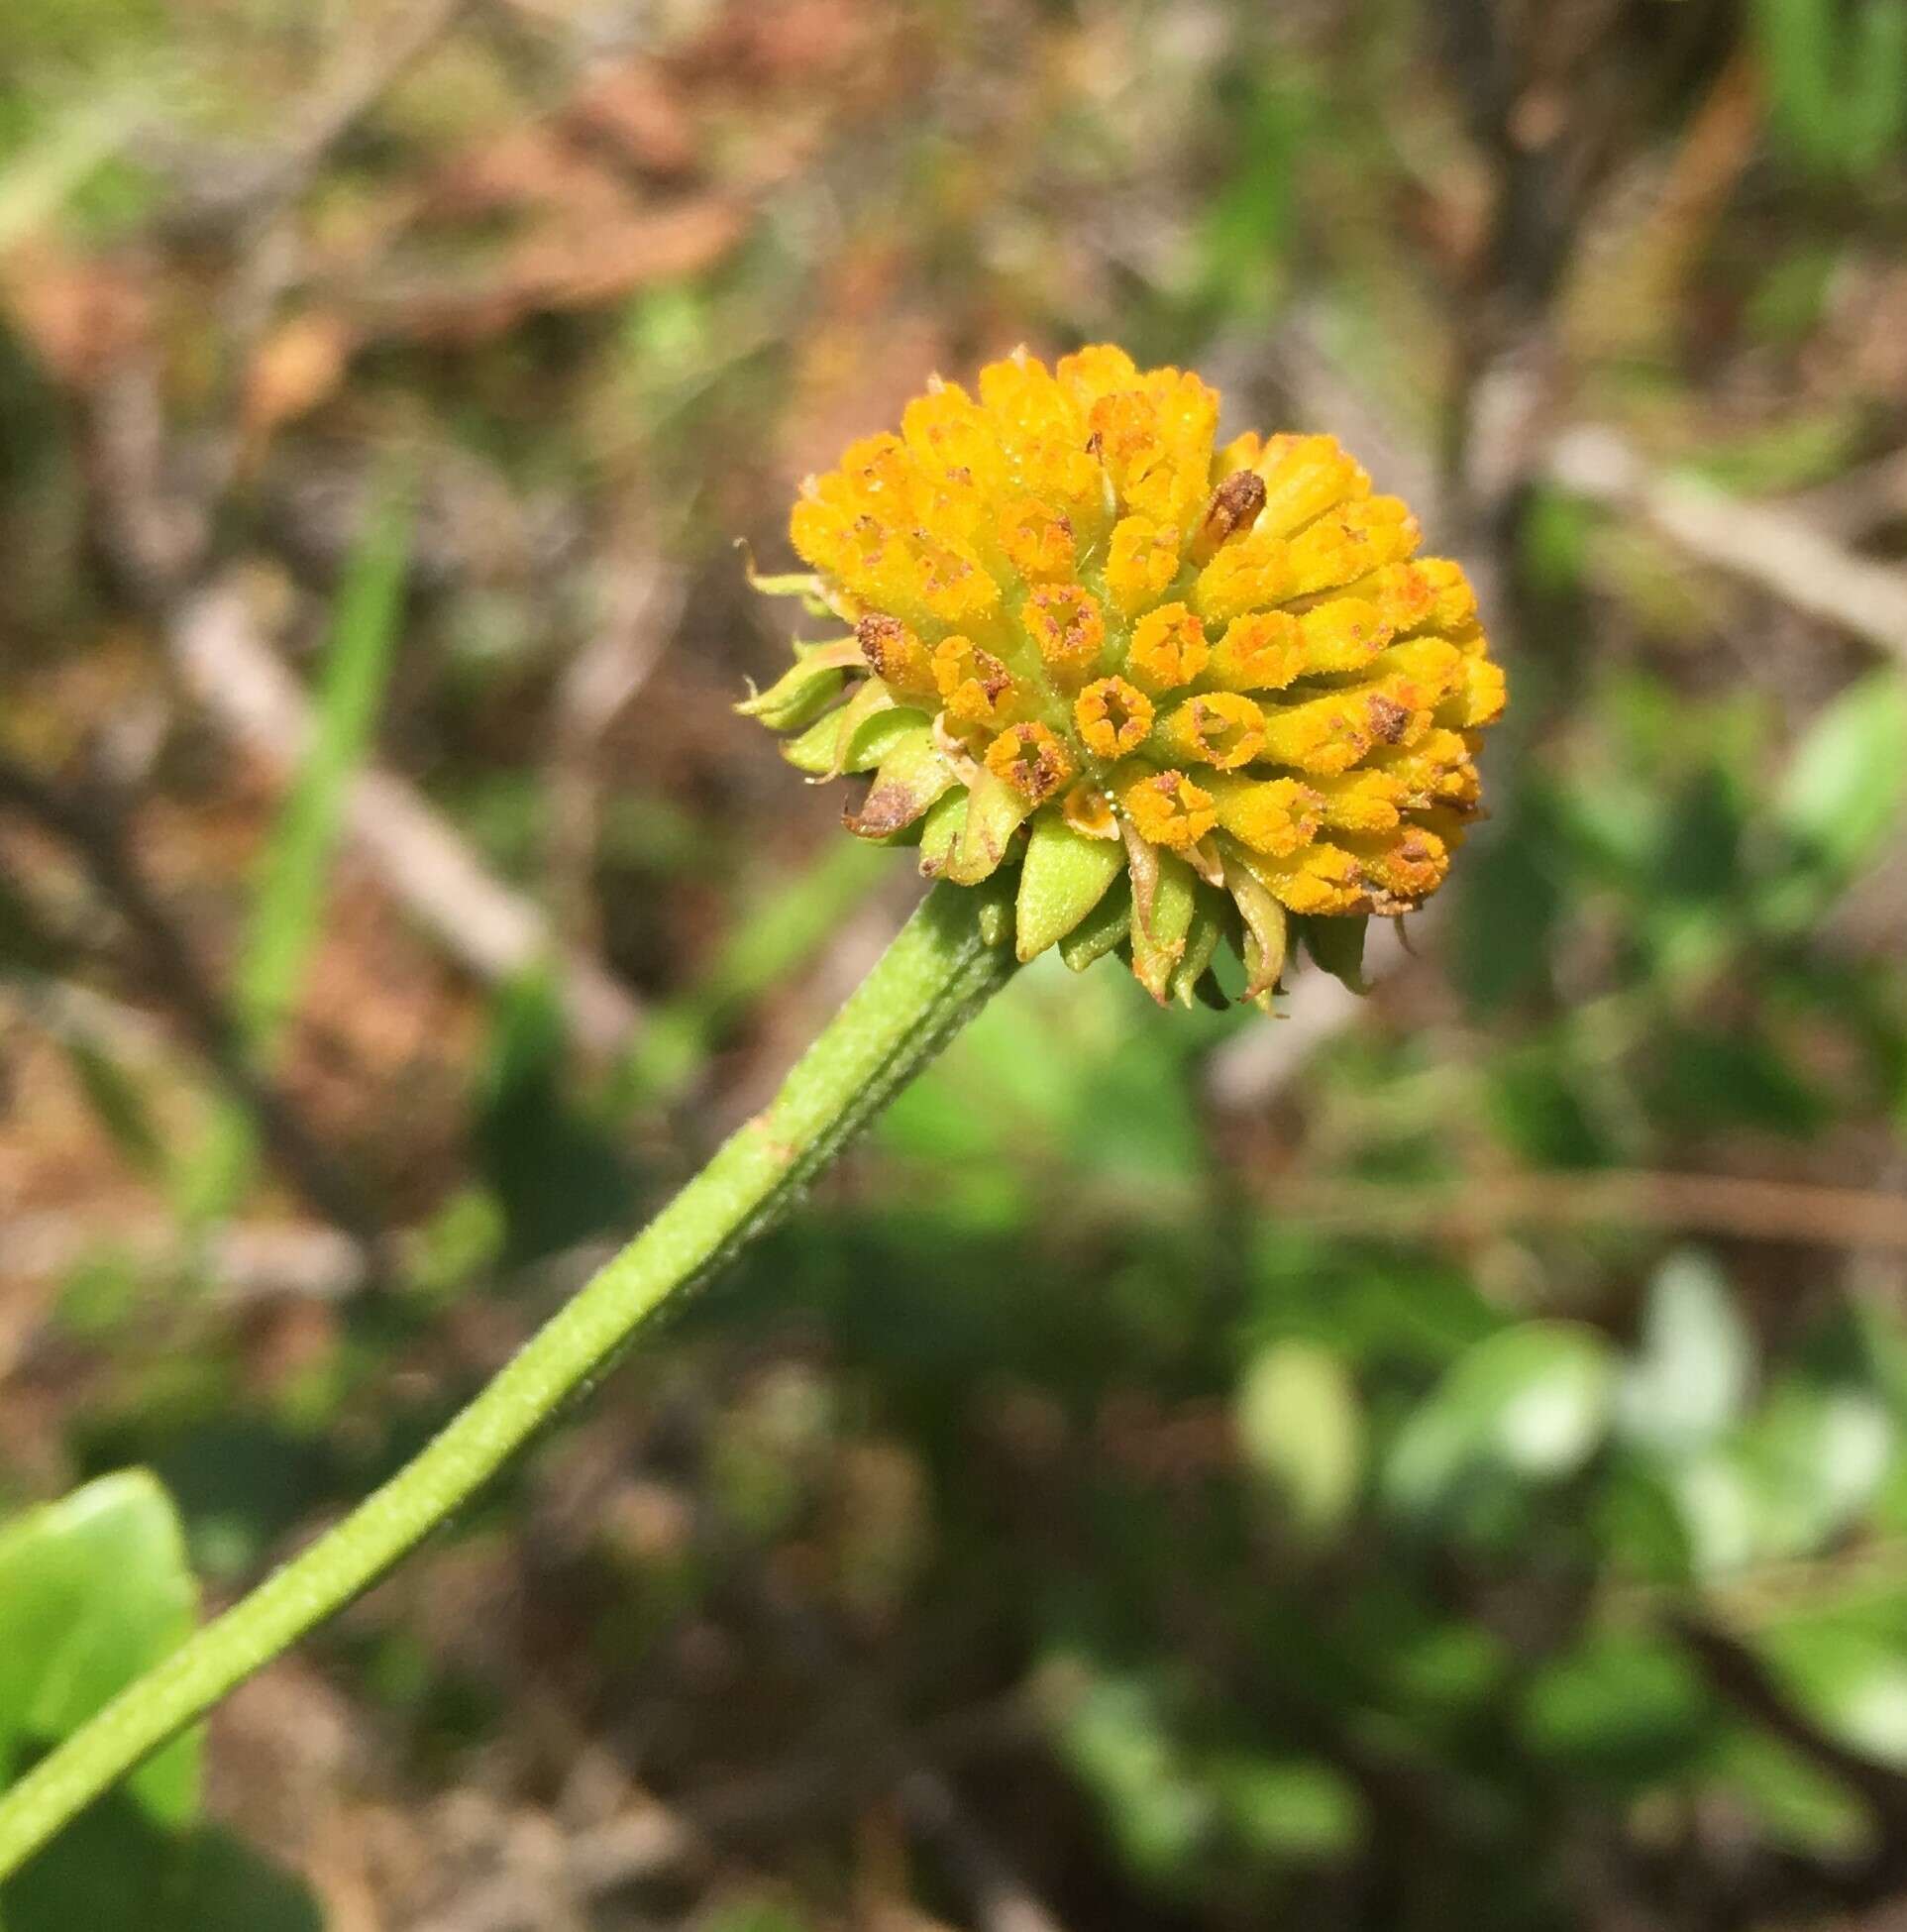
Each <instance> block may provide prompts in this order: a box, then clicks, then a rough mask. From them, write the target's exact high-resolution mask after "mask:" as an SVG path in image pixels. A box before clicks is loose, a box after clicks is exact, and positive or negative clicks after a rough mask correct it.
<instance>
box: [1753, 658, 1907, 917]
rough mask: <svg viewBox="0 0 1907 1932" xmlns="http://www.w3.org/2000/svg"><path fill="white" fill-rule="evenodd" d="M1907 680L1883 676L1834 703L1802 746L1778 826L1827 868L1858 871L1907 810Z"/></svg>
mask: <svg viewBox="0 0 1907 1932" xmlns="http://www.w3.org/2000/svg"><path fill="white" fill-rule="evenodd" d="M1903 747H1907V678H1903V677H1902V676H1901V675H1900V673H1899V672H1897V671H1892V670H1889V671H1876V672H1874V673H1873V674H1871V675H1870V676H1868V677H1866V678H1863V679H1861V680H1860V682H1859V683H1858V684H1855V685H1853V686H1851V687H1850V688H1849V689H1848V690H1847V691H1844V692H1843V693H1842V694H1841V696H1840V697H1839V698H1835V699H1834V701H1833V702H1832V703H1830V704H1828V705H1827V706H1826V707H1825V708H1824V709H1823V710H1822V711H1821V713H1820V715H1819V716H1818V717H1816V719H1815V720H1814V722H1813V724H1812V725H1810V726H1809V728H1808V732H1807V735H1806V736H1805V737H1804V738H1803V739H1802V740H1801V742H1800V744H1799V745H1798V746H1797V747H1796V749H1795V753H1794V757H1793V759H1792V760H1791V761H1790V763H1789V765H1788V770H1787V775H1786V777H1785V779H1784V780H1783V782H1782V785H1781V789H1780V791H1779V793H1778V794H1777V795H1776V799H1775V821H1776V823H1777V824H1779V825H1780V827H1781V829H1782V830H1783V831H1785V832H1786V833H1787V834H1788V836H1789V837H1790V838H1791V839H1793V840H1794V842H1795V843H1796V844H1797V845H1798V846H1800V847H1801V849H1802V850H1803V851H1804V852H1805V853H1806V854H1807V855H1808V856H1809V857H1810V858H1811V859H1812V860H1813V861H1814V863H1815V864H1816V865H1817V866H1819V867H1821V868H1822V869H1824V870H1826V871H1828V872H1830V873H1832V874H1834V875H1835V876H1836V877H1838V878H1847V877H1850V876H1852V875H1853V874H1854V873H1855V872H1857V871H1858V870H1859V869H1860V868H1861V866H1863V865H1865V864H1866V863H1867V862H1868V861H1869V860H1870V859H1872V858H1873V857H1874V855H1875V854H1876V853H1877V852H1878V851H1879V849H1880V847H1881V845H1882V844H1883V843H1884V842H1885V840H1886V839H1887V837H1888V836H1889V834H1890V833H1891V832H1892V830H1893V828H1894V827H1895V825H1896V824H1898V823H1899V821H1900V815H1901V809H1902V805H1903V804H1907V751H1903Z"/></svg>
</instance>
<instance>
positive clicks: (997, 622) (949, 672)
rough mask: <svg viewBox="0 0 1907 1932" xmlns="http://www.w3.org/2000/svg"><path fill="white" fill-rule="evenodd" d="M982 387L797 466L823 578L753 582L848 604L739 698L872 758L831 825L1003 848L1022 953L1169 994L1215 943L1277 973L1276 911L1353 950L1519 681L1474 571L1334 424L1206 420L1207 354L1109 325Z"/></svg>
mask: <svg viewBox="0 0 1907 1932" xmlns="http://www.w3.org/2000/svg"><path fill="white" fill-rule="evenodd" d="M978 387H979V394H978V396H977V397H976V396H974V395H970V394H969V393H968V392H967V391H966V390H965V389H963V388H961V387H960V386H959V385H958V384H957V383H944V382H936V383H935V384H934V385H933V387H932V390H931V392H930V393H929V394H927V395H925V396H921V397H918V398H917V399H916V400H915V401H913V402H912V403H910V404H909V405H908V406H907V409H906V411H905V413H904V414H903V416H902V418H901V433H900V434H899V435H882V436H871V437H866V438H864V439H863V440H862V441H860V442H858V443H855V444H854V445H852V446H851V447H850V448H849V449H848V451H847V452H846V454H845V455H844V456H843V457H842V459H841V463H840V466H839V468H838V469H835V470H832V471H830V472H829V473H828V474H827V475H826V476H824V477H815V478H810V479H809V480H808V482H807V483H806V484H805V485H804V487H803V489H802V491H801V496H800V500H799V501H798V502H797V503H796V504H795V513H794V516H793V518H792V521H791V535H792V537H793V540H794V544H795V550H796V551H797V552H799V554H800V556H801V557H802V559H803V560H804V561H805V562H806V563H807V565H808V566H809V567H810V570H811V573H812V574H811V575H795V576H792V577H787V578H778V579H766V578H765V579H758V580H757V582H758V584H759V585H760V587H761V588H763V589H765V590H773V591H781V592H791V593H798V594H800V595H802V596H804V597H805V598H807V600H808V602H809V604H810V607H811V608H813V609H814V610H815V611H816V612H817V613H819V612H831V613H832V614H834V615H835V616H836V617H838V618H840V619H841V621H842V622H843V623H845V624H847V625H848V626H850V627H851V634H850V635H847V636H843V637H839V638H836V639H833V640H832V641H829V642H824V643H820V644H804V645H796V647H795V653H796V661H795V667H794V669H793V670H791V671H790V672H789V673H788V674H787V676H785V677H784V678H782V679H781V680H780V681H779V682H778V683H777V684H776V685H775V686H774V687H773V688H772V689H771V690H769V691H766V692H763V693H761V694H760V695H759V696H757V697H755V698H751V699H750V700H749V701H748V702H747V703H746V704H744V705H743V706H742V707H741V708H742V709H743V710H745V711H748V712H750V713H751V714H753V715H755V716H758V717H760V718H761V719H762V720H763V721H764V722H765V723H767V724H768V725H770V726H771V727H772V728H774V729H776V730H779V731H787V732H791V733H794V734H795V736H794V737H793V739H792V741H791V743H790V744H789V746H788V748H787V749H788V755H789V757H790V759H791V760H792V761H793V762H794V763H795V765H797V766H799V767H800V768H801V769H802V770H803V771H806V772H808V773H809V774H811V775H812V776H813V777H815V778H817V779H820V778H833V777H838V776H840V775H841V774H843V773H866V774H871V775H872V778H871V783H870V784H869V786H868V790H867V793H866V796H865V797H864V798H863V799H862V801H861V802H860V804H859V805H857V806H856V807H854V808H852V809H850V811H849V812H848V815H847V823H848V826H849V828H850V829H851V830H853V831H855V832H858V833H859V834H861V835H862V836H863V837H867V838H877V839H885V840H887V841H889V842H891V843H896V844H911V845H917V846H918V847H919V850H920V855H921V857H920V867H921V870H922V871H923V872H925V873H927V874H928V875H930V876H944V877H946V878H948V879H951V880H953V881H955V882H957V883H959V884H961V885H978V884H980V883H981V882H982V881H983V880H986V879H988V878H990V877H992V876H993V875H994V874H996V873H998V872H999V871H1000V870H1001V868H1002V867H1009V868H1011V867H1017V885H1016V900H1015V931H1016V943H1017V946H1018V950H1019V954H1020V957H1021V958H1023V959H1030V958H1031V957H1033V955H1034V954H1036V953H1038V952H1041V951H1043V950H1044V949H1045V948H1046V947H1048V946H1050V945H1054V944H1057V945H1058V946H1059V947H1060V950H1061V952H1062V953H1063V954H1064V955H1065V957H1066V959H1067V962H1068V963H1069V964H1070V965H1073V966H1084V965H1085V964H1086V963H1087V962H1088V961H1090V960H1092V959H1094V958H1097V957H1098V956H1099V955H1100V954H1101V953H1104V952H1109V951H1112V950H1113V949H1114V948H1118V949H1120V950H1121V951H1123V952H1124V953H1125V954H1126V955H1127V956H1129V958H1130V960H1131V963H1132V968H1133V971H1134V972H1135V973H1136V974H1137V975H1138V977H1139V979H1140V981H1141V982H1142V983H1143V984H1144V985H1145V986H1146V987H1147V988H1148V990H1149V991H1150V992H1151V993H1152V994H1153V996H1154V997H1155V998H1156V999H1159V1000H1161V1001H1163V1000H1165V999H1167V998H1170V997H1174V996H1176V997H1178V998H1180V999H1183V1000H1186V1001H1188V1002H1189V1001H1190V1000H1191V999H1193V998H1194V997H1201V998H1207V999H1212V998H1214V997H1221V996H1217V982H1216V980H1215V979H1214V978H1213V977H1212V974H1211V970H1210V969H1211V963H1212V960H1213V957H1214V954H1215V952H1216V950H1217V948H1218V944H1219V942H1220V941H1221V940H1224V939H1229V940H1230V942H1231V943H1232V945H1233V946H1234V948H1235V949H1236V950H1237V952H1238V953H1239V955H1240V956H1241V958H1242V959H1243V961H1244V966H1245V980H1246V985H1245V994H1246V997H1247V998H1251V999H1256V1000H1258V1001H1260V1002H1261V1003H1262V1002H1264V1001H1266V1000H1267V999H1268V998H1269V995H1270V994H1271V992H1272V990H1273V988H1274V987H1275V986H1276V984H1277V981H1278V977H1279V974H1280V972H1281V970H1282V968H1283V964H1284V960H1285V956H1286V950H1287V937H1288V933H1289V931H1290V930H1291V929H1292V925H1293V921H1294V920H1295V921H1296V923H1297V929H1298V930H1299V931H1300V932H1302V933H1304V935H1305V936H1306V937H1307V939H1308V942H1309V944H1310V946H1311V949H1312V950H1313V951H1314V953H1316V954H1318V955H1319V956H1320V957H1324V958H1326V959H1328V960H1330V961H1333V962H1341V961H1342V960H1343V959H1344V957H1345V956H1346V950H1347V949H1346V948H1345V947H1344V946H1343V945H1342V943H1341V940H1342V937H1343V935H1344V934H1345V933H1346V932H1348V931H1350V930H1352V929H1354V928H1352V927H1350V926H1348V925H1346V924H1345V923H1344V922H1346V921H1355V920H1361V919H1363V918H1367V917H1369V916H1370V915H1371V914H1373V913H1402V912H1410V911H1412V910H1414V909H1415V908H1416V907H1419V906H1421V905H1422V904H1423V903H1424V901H1425V900H1426V899H1427V898H1429V896H1430V894H1431V893H1432V892H1434V891H1435V890H1436V888H1437V887H1438V885H1440V884H1441V883H1442V880H1443V876H1444V874H1445V872H1446V871H1447V870H1448V867H1449V861H1450V854H1451V852H1452V850H1453V849H1454V848H1455V847H1456V846H1457V844H1458V843H1460V842H1461V839H1462V836H1463V831H1464V827H1465V825H1466V824H1467V822H1468V821H1469V820H1470V819H1472V818H1473V817H1475V816H1476V814H1477V811H1478V784H1477V772H1476V764H1475V757H1476V752H1477V749H1478V746H1479V743H1480V738H1481V733H1482V730H1483V728H1484V727H1485V726H1486V725H1488V724H1490V723H1491V722H1493V721H1494V720H1495V718H1496V717H1497V716H1498V715H1499V713H1500V712H1501V711H1502V709H1503V703H1504V682H1503V674H1502V672H1501V670H1500V669H1499V668H1498V667H1497V666H1496V665H1495V664H1494V663H1492V662H1491V659H1490V657H1489V652H1488V646H1487V644H1486V642H1485V639H1484V635H1483V630H1482V627H1481V625H1480V623H1479V622H1478V619H1477V609H1476V599H1475V597H1474V596H1473V595H1472V594H1471V591H1470V587H1469V585H1468V583H1467V582H1466V581H1465V579H1464V575H1463V572H1462V571H1461V569H1459V568H1458V566H1457V565H1455V564H1452V563H1447V562H1444V561H1442V560H1440V559H1435V558H1423V559H1420V558H1418V557H1417V555H1416V552H1417V546H1418V541H1419V531H1418V526H1417V521H1416V519H1415V518H1414V517H1413V516H1412V515H1411V513H1410V511H1409V510H1408V509H1407V508H1406V507H1405V505H1404V504H1403V503H1402V502H1400V501H1399V500H1398V499H1397V498H1396V497H1394V496H1378V495H1374V494H1373V493H1372V489H1371V480H1370V478H1369V477H1368V476H1366V475H1365V473H1364V472H1363V470H1361V469H1360V468H1359V467H1358V465H1357V464H1356V463H1355V462H1353V461H1352V459H1351V458H1350V457H1348V456H1346V455H1345V453H1344V452H1343V451H1342V450H1341V449H1340V448H1339V447H1338V446H1337V444H1336V442H1335V441H1334V440H1333V439H1332V438H1330V437H1328V436H1273V437H1270V438H1269V439H1261V438H1259V437H1257V436H1242V437H1239V438H1238V439H1237V440H1235V441H1234V442H1231V443H1228V444H1226V445H1224V447H1223V448H1221V449H1216V448H1215V446H1214V433H1215V431H1216V429H1217V426H1218V396H1217V394H1216V393H1215V392H1214V391H1213V390H1211V389H1210V388H1208V387H1207V386H1206V385H1205V384H1204V383H1203V382H1201V381H1200V380H1199V378H1198V377H1197V376H1192V375H1190V374H1187V373H1184V372H1182V371H1179V370H1176V369H1155V370H1140V369H1138V368H1136V367H1135V366H1134V365H1133V363H1132V361H1131V359H1130V358H1129V357H1128V356H1126V355H1125V353H1124V352H1123V351H1122V350H1118V349H1114V348H1111V347H1109V346H1106V345H1100V346H1097V347H1093V348H1088V349H1082V350H1081V351H1080V352H1079V353H1078V354H1077V355H1073V356H1067V357H1063V358H1062V359H1061V360H1060V362H1059V363H1058V365H1057V366H1056V367H1055V368H1054V369H1052V370H1050V371H1049V370H1048V369H1047V368H1046V367H1045V365H1044V364H1042V363H1040V362H1038V361H1036V360H1035V359H1034V358H1032V357H1030V356H1027V355H1025V354H1023V353H1021V354H1016V355H1014V356H1012V357H1011V358H1009V359H1008V360H1007V361H1006V362H1001V363H995V364H993V365H991V366H990V367H989V368H987V369H984V370H982V371H981V374H980V381H979V384H978ZM1350 950H1351V951H1352V952H1353V953H1354V948H1352V949H1350Z"/></svg>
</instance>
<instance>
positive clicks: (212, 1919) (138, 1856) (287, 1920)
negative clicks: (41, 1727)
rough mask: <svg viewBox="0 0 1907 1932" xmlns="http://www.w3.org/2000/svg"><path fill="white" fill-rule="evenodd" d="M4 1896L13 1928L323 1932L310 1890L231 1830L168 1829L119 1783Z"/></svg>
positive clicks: (22, 1931)
mask: <svg viewBox="0 0 1907 1932" xmlns="http://www.w3.org/2000/svg"><path fill="white" fill-rule="evenodd" d="M0 1897H4V1900H5V1908H6V1918H5V1924H6V1932H78V1928H82V1927H83V1928H84V1932H324V1919H323V1914H322V1913H321V1912H320V1911H319V1909H318V1904H317V1901H316V1900H315V1899H314V1898H313V1897H312V1896H311V1894H310V1892H309V1891H307V1890H306V1889H305V1887H304V1886H303V1885H302V1884H300V1883H299V1882H298V1880H297V1879H296V1878H292V1877H291V1876H290V1875H289V1874H287V1873H284V1872H281V1871H279V1870H278V1868H277V1867H276V1866H274V1865H272V1864H270V1863H269V1862H268V1861H267V1860H265V1859H264V1858H261V1857H260V1856H259V1854H258V1853H256V1852H254V1851H252V1850H251V1849H250V1848H249V1847H248V1846H246V1845H244V1844H242V1843H240V1841H239V1840H238V1839H236V1838H234V1837H232V1836H231V1835H230V1833H228V1832H223V1831H220V1830H218V1829H217V1828H216V1827H213V1826H204V1827H201V1828H199V1829H197V1830H193V1831H188V1832H184V1833H181V1834H172V1833H167V1832H162V1831H160V1830H159V1829H158V1828H157V1827H155V1826H154V1825H153V1824H152V1823H151V1821H150V1820H148V1819H146V1818H144V1817H142V1816H141V1815H140V1814H139V1812H138V1811H137V1810H136V1809H135V1808H134V1807H133V1806H132V1805H131V1804H130V1803H129V1802H128V1801H127V1800H126V1798H125V1797H124V1795H123V1794H122V1793H120V1792H117V1791H114V1792H109V1793H108V1794H107V1796H106V1798H105V1799H104V1800H103V1801H102V1802H101V1803H99V1804H97V1805H95V1806H93V1807H92V1808H91V1809H90V1810H88V1811H87V1812H85V1813H83V1814H82V1815H81V1816H80V1817H79V1818H77V1819H75V1820H74V1821H73V1823H72V1824H70V1825H68V1826H67V1827H66V1829H65V1830H64V1831H63V1832H61V1833H60V1835H59V1836H58V1837H57V1838H56V1839H54V1840H53V1843H52V1844H51V1845H49V1846H48V1847H47V1848H46V1850H45V1851H43V1852H41V1853H40V1855H39V1856H38V1857H37V1858H35V1859H34V1860H33V1861H32V1862H31V1863H30V1864H28V1865H27V1866H26V1867H25V1868H24V1869H23V1870H22V1871H21V1872H20V1874H19V1875H18V1876H17V1877H16V1878H11V1879H9V1880H8V1882H7V1884H6V1887H5V1890H4V1892H3V1893H0Z"/></svg>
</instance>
